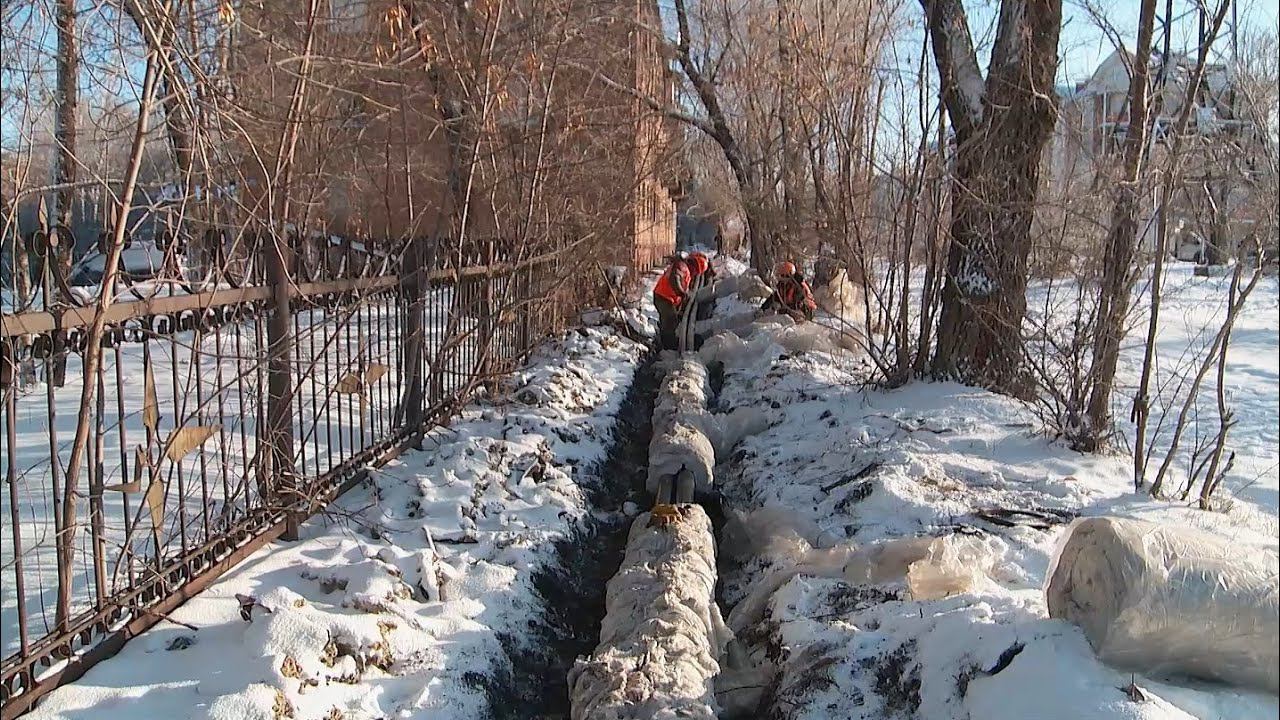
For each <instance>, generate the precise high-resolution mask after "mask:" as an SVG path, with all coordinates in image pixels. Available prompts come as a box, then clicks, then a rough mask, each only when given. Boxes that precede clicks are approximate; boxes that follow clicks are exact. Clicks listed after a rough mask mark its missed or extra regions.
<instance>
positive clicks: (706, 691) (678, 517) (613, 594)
mask: <svg viewBox="0 0 1280 720" xmlns="http://www.w3.org/2000/svg"><path fill="white" fill-rule="evenodd" d="M715 568H716V559H715V541H714V539H713V536H712V530H711V521H710V519H708V518H707V515H706V513H705V512H703V510H702V508H700V507H699V506H697V505H678V506H666V507H664V508H662V509H656V510H655V511H654V512H653V513H645V514H642V515H640V516H639V517H638V518H636V521H635V523H634V524H633V525H632V526H631V533H630V535H629V536H628V537H627V550H626V556H625V557H624V558H623V561H622V567H621V569H620V570H619V571H618V574H617V575H615V576H614V577H613V579H611V580H610V581H609V585H608V589H607V594H606V600H605V602H606V608H605V618H604V622H603V624H602V625H601V629H600V644H599V645H598V646H597V648H596V651H595V653H594V654H593V655H592V656H591V657H590V658H588V659H582V660H579V661H578V663H577V664H576V665H575V666H574V668H573V670H572V672H571V673H570V675H569V687H570V697H571V700H572V707H573V711H572V715H571V717H572V718H573V720H674V719H675V718H684V719H689V720H714V718H715V717H716V715H717V711H718V708H717V706H716V701H715V692H714V682H713V681H714V678H715V677H716V675H717V674H718V673H719V671H720V658H721V655H722V653H723V652H724V649H725V646H726V645H727V644H728V642H729V639H730V634H729V632H728V630H727V629H726V628H725V625H724V622H723V621H722V620H721V617H720V610H719V608H718V607H717V606H716V601H715V587H716V570H715Z"/></svg>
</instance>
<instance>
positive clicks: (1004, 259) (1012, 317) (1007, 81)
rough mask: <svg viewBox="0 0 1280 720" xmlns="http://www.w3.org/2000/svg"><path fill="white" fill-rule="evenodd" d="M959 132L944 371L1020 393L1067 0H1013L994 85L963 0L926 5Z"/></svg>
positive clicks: (1002, 25) (938, 355)
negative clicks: (1031, 265)
mask: <svg viewBox="0 0 1280 720" xmlns="http://www.w3.org/2000/svg"><path fill="white" fill-rule="evenodd" d="M921 4H922V5H923V6H924V9H925V14H926V18H927V23H928V28H929V35H930V37H931V39H932V41H933V55H934V60H935V62H936V64H937V67H938V74H939V81H940V83H941V88H942V97H943V102H944V104H945V106H946V108H947V114H948V116H949V117H950V119H951V126H952V128H953V129H954V132H955V141H956V154H955V165H954V177H953V180H954V186H953V187H952V191H951V203H952V205H951V247H950V251H949V256H948V258H947V272H946V281H945V286H944V288H943V295H942V311H941V315H940V317H939V320H938V322H939V331H938V346H937V350H936V352H935V354H934V358H933V370H934V372H936V373H939V374H944V375H950V374H954V375H957V376H959V377H961V378H964V379H965V380H968V381H970V382H974V383H978V384H982V385H986V386H989V387H992V388H996V389H1000V390H1005V391H1015V390H1017V389H1018V384H1019V382H1020V372H1019V370H1020V364H1021V359H1022V335H1021V333H1022V318H1023V315H1024V314H1025V312H1026V302H1027V301H1026V285H1027V255H1028V252H1029V250H1030V237H1029V232H1030V229H1031V219H1032V215H1033V213H1034V208H1035V200H1036V195H1037V192H1038V190H1039V187H1040V161H1041V155H1042V151H1043V149H1044V146H1045V143H1046V142H1047V141H1048V139H1049V133H1050V131H1051V130H1052V129H1053V123H1054V119H1055V112H1056V107H1057V105H1056V95H1055V93H1054V91H1053V80H1054V75H1055V72H1056V70H1057V66H1058V33H1059V29H1060V27H1061V25H1062V3H1061V0H1006V1H1005V2H1002V3H1001V5H1000V16H999V20H998V22H997V24H996V34H995V44H994V47H993V49H992V53H991V62H990V65H989V68H988V71H987V75H986V77H985V79H984V78H983V76H982V72H981V70H980V69H979V66H978V60H977V55H976V53H975V51H974V47H973V40H972V36H971V34H970V31H969V24H968V19H967V17H966V15H965V11H964V7H963V5H962V3H961V1H960V0H921Z"/></svg>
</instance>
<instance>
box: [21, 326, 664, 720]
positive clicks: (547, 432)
mask: <svg viewBox="0 0 1280 720" xmlns="http://www.w3.org/2000/svg"><path fill="white" fill-rule="evenodd" d="M642 351H643V346H642V345H641V344H639V343H636V342H634V341H631V340H628V339H626V338H624V337H622V336H620V335H619V334H617V333H615V332H614V331H613V330H612V329H609V328H584V329H580V330H577V331H574V332H570V333H568V334H567V335H566V336H564V337H563V338H560V339H559V340H556V341H554V342H552V343H550V344H549V345H548V346H546V347H543V348H542V349H540V350H539V351H537V352H536V353H535V354H534V356H533V357H532V358H531V360H530V363H529V365H528V366H527V367H526V368H525V369H524V370H521V371H519V372H517V373H515V374H514V375H513V376H511V377H510V378H509V379H508V381H507V385H506V388H505V389H506V391H507V392H505V393H502V394H498V395H496V397H501V398H505V399H494V400H489V401H476V402H473V403H472V404H471V405H470V406H469V407H468V408H467V409H466V410H465V411H464V412H463V414H462V416H461V417H459V418H458V419H457V420H456V421H454V422H453V423H451V424H450V425H449V426H448V427H442V428H439V429H438V430H436V431H434V432H432V433H431V434H430V435H429V436H428V437H427V439H426V440H425V448H424V449H423V450H422V451H420V452H410V453H408V454H406V455H403V456H401V457H400V459H399V460H397V461H393V462H392V463H390V464H388V465H387V466H385V467H383V468H381V469H379V470H375V471H373V473H372V476H371V478H370V480H368V481H367V482H365V483H364V484H362V485H361V486H359V487H357V488H355V489H353V490H352V491H350V492H348V493H347V494H346V495H345V496H343V497H342V498H341V499H339V501H337V502H336V503H335V505H334V506H333V507H331V508H330V509H329V510H328V511H327V512H325V513H323V514H322V515H319V516H317V517H316V518H314V519H312V520H311V521H310V522H308V523H306V524H305V525H304V526H303V530H302V538H301V539H300V540H299V541H297V542H294V543H274V544H271V545H269V546H267V547H265V548H263V549H262V550H260V551H258V552H257V553H255V554H254V555H253V556H251V557H250V558H249V559H248V560H246V561H245V562H244V563H242V564H241V565H240V566H238V567H237V568H235V569H234V570H233V571H231V572H230V573H228V574H227V575H226V576H224V577H223V578H222V579H220V580H219V581H218V582H216V583H215V584H214V585H212V586H211V587H210V588H209V589H208V590H206V591H205V592H203V593H201V594H200V595H199V596H197V597H196V598H194V599H193V600H191V601H190V602H188V603H186V604H185V605H183V606H182V607H180V608H179V609H178V610H176V611H175V612H174V613H173V614H172V616H171V617H172V619H173V620H174V621H175V622H167V621H166V622H161V623H160V624H159V625H157V626H156V627H155V628H153V629H152V630H150V631H148V632H147V633H145V634H143V635H142V636H141V637H139V638H137V639H136V640H134V641H132V642H130V643H129V644H128V645H126V646H125V648H124V649H123V650H122V651H121V652H120V654H119V655H117V656H115V657H113V658H111V659H109V660H106V661H104V662H102V663H100V664H99V665H97V666H95V667H94V668H92V669H91V670H90V671H89V672H88V673H87V674H86V675H85V676H84V677H83V678H81V679H80V680H79V681H77V682H76V683H74V684H71V685H68V686H66V687H63V688H61V689H59V690H56V691H54V692H53V693H51V694H50V695H49V696H48V697H47V698H46V699H45V700H44V701H43V702H42V703H41V704H40V705H39V706H38V707H37V709H36V710H35V711H33V713H32V714H31V715H30V717H31V718H33V719H45V718H60V719H65V720H70V719H73V718H98V717H108V716H117V717H128V718H131V720H147V719H149V718H154V719H156V720H170V719H171V718H176V717H183V718H209V719H210V720H240V719H241V718H271V719H273V720H274V719H276V718H280V717H297V718H308V719H310V718H327V717H342V718H345V719H346V720H352V719H354V718H396V717H402V718H407V717H440V718H450V719H455V718H456V719H458V720H465V719H466V718H483V717H488V716H489V712H490V706H489V704H490V701H491V697H490V695H489V693H490V692H492V691H493V690H494V689H495V688H496V687H498V686H500V684H501V678H503V676H504V674H505V673H509V671H510V665H511V660H510V656H509V654H508V653H509V652H512V650H513V647H515V648H518V647H520V646H521V644H522V643H523V644H527V643H529V642H530V633H531V630H530V627H531V625H533V622H532V619H533V618H535V617H537V615H538V614H539V613H540V612H541V608H540V606H539V602H540V601H539V596H538V595H537V592H536V590H535V588H534V586H533V576H534V574H535V573H536V572H537V571H538V570H539V569H541V568H543V567H544V566H545V565H546V564H547V563H548V562H549V561H551V560H552V559H553V557H554V552H555V550H554V546H555V542H556V541H557V540H559V539H563V538H566V537H568V535H569V534H570V533H571V532H572V531H573V529H574V528H575V527H577V526H578V525H579V524H580V523H581V522H582V521H583V520H584V519H585V518H586V517H587V516H588V513H589V512H590V508H589V507H588V503H587V499H586V494H585V492H584V490H583V487H582V485H583V484H584V483H589V482H591V468H592V466H593V465H594V464H595V463H597V462H598V461H600V460H601V459H602V457H603V454H604V451H605V448H606V446H607V444H608V443H609V441H610V439H611V434H612V426H613V422H614V420H613V415H614V413H615V412H616V411H617V409H618V407H619V405H620V403H621V400H622V397H623V395H624V394H625V389H626V387H627V386H628V385H629V384H630V381H631V377H632V375H633V373H634V371H635V368H636V366H637V364H638V361H639V358H640V355H641V354H642ZM238 595H239V596H242V597H247V598H252V599H253V600H254V607H253V608H252V609H251V617H252V622H245V621H244V620H243V619H242V616H241V607H242V605H241V600H239V599H237V596H238ZM177 623H186V624H189V625H193V626H195V627H196V628H198V630H196V631H194V632H193V631H191V630H189V629H187V628H185V627H184V626H182V625H180V624H177Z"/></svg>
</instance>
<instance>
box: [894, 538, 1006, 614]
mask: <svg viewBox="0 0 1280 720" xmlns="http://www.w3.org/2000/svg"><path fill="white" fill-rule="evenodd" d="M994 564H995V552H994V550H993V549H992V548H991V547H990V546H989V545H988V544H987V543H986V542H984V541H983V540H981V539H979V538H975V537H969V536H966V535H944V536H942V537H937V538H934V539H933V540H932V541H931V542H930V543H929V546H928V549H927V550H926V551H925V554H924V557H922V558H920V559H919V560H916V561H914V562H912V563H911V564H910V565H909V566H908V567H907V588H908V589H910V590H911V597H912V598H913V599H916V600H938V599H941V598H944V597H950V596H952V595H959V594H961V593H966V592H971V591H972V590H974V588H977V587H979V586H980V585H981V584H982V583H983V582H984V581H985V580H986V578H987V576H988V575H989V574H990V572H991V567H992V565H994Z"/></svg>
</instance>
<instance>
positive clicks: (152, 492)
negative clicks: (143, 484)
mask: <svg viewBox="0 0 1280 720" xmlns="http://www.w3.org/2000/svg"><path fill="white" fill-rule="evenodd" d="M146 499H147V507H148V508H150V510H151V527H153V528H155V529H156V530H159V529H160V525H161V523H163V522H164V481H163V480H160V479H159V478H156V479H155V480H154V481H152V483H151V484H150V485H148V486H147V498H146Z"/></svg>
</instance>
